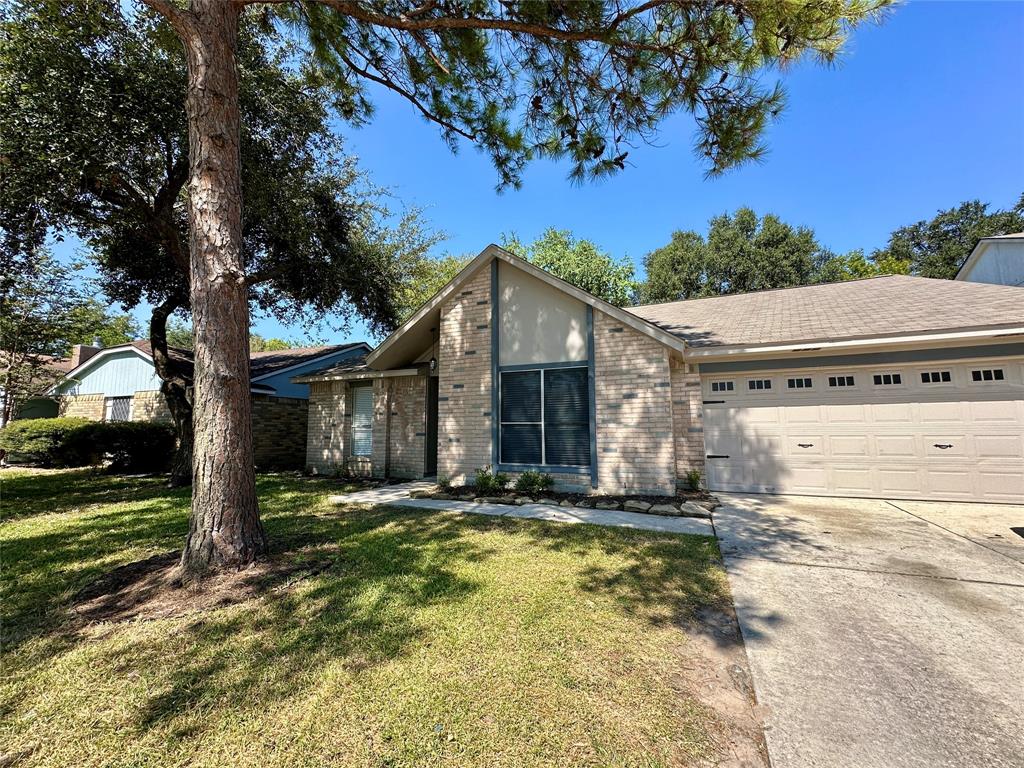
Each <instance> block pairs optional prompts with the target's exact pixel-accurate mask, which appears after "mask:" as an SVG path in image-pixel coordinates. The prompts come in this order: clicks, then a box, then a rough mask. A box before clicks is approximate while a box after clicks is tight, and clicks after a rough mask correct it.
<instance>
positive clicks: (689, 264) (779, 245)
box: [639, 208, 828, 304]
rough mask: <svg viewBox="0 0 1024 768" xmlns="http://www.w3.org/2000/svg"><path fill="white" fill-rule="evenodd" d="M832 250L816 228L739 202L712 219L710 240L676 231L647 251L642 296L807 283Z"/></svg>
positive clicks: (673, 297)
mask: <svg viewBox="0 0 1024 768" xmlns="http://www.w3.org/2000/svg"><path fill="white" fill-rule="evenodd" d="M827 256H828V254H827V252H826V251H824V250H823V249H822V248H821V246H820V245H818V242H817V240H816V239H815V237H814V232H813V230H811V229H808V228H806V227H793V226H792V225H790V224H787V223H785V222H783V221H782V220H781V219H779V218H778V217H777V216H775V215H773V214H767V215H765V216H764V217H763V218H759V217H758V216H757V214H756V213H754V211H752V210H751V209H750V208H740V209H738V210H737V211H736V212H735V213H734V214H728V213H726V214H722V215H721V216H716V217H714V218H713V219H711V221H710V222H709V229H708V236H707V239H706V240H705V239H704V238H703V237H701V235H700V234H698V233H697V232H692V231H689V232H675V233H673V235H672V241H671V242H670V243H669V244H668V245H666V246H664V247H662V248H659V249H657V250H655V251H652V252H651V253H649V254H647V256H646V257H645V258H644V266H645V268H646V273H647V279H646V280H645V281H644V283H643V284H642V286H641V289H640V291H639V297H640V300H641V301H642V302H643V303H648V304H654V303H659V302H666V301H678V300H680V299H692V298H698V297H701V296H717V295H721V294H728V293H744V292H747V291H759V290H764V289H766V288H787V287H790V286H794V285H804V284H806V283H809V282H812V281H813V280H814V278H815V275H816V273H817V270H818V268H819V265H820V264H821V263H822V261H824V260H825V259H826V258H827Z"/></svg>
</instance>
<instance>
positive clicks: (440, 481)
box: [437, 475, 452, 492]
mask: <svg viewBox="0 0 1024 768" xmlns="http://www.w3.org/2000/svg"><path fill="white" fill-rule="evenodd" d="M437 487H438V488H440V489H441V490H442V491H445V492H447V491H450V490H451V489H452V479H451V478H450V477H448V476H447V475H438V477H437Z"/></svg>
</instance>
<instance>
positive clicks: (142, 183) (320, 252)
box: [0, 0, 437, 346]
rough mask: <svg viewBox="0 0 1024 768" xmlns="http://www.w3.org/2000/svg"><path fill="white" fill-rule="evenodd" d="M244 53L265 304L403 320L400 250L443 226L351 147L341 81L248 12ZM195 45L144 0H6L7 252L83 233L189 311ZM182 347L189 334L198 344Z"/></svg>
mask: <svg viewBox="0 0 1024 768" xmlns="http://www.w3.org/2000/svg"><path fill="white" fill-rule="evenodd" d="M241 26H242V28H241V30H240V35H239V45H238V52H237V63H238V69H239V76H240V94H241V95H240V102H241V103H240V110H241V114H242V136H241V140H242V141H241V154H242V163H241V167H242V178H241V185H242V196H243V198H244V200H245V207H244V212H243V221H242V228H243V249H244V251H245V260H246V265H247V272H248V278H249V284H250V286H251V288H250V299H251V302H252V305H253V309H254V311H258V312H261V313H263V314H269V315H272V316H274V317H276V318H277V319H279V320H281V321H282V322H285V323H291V322H301V323H305V324H306V325H308V326H312V325H318V324H323V323H329V324H330V325H331V327H332V329H336V330H344V329H346V328H347V327H349V326H350V324H351V322H352V321H353V320H354V319H355V318H356V317H359V318H362V319H363V320H365V321H366V323H367V324H368V325H369V327H370V329H371V331H373V332H375V333H383V332H386V331H389V330H391V329H392V328H393V327H394V324H395V322H396V321H397V315H396V304H395V298H396V297H395V289H396V287H397V286H399V285H400V284H401V278H402V265H401V260H402V259H404V258H410V257H411V255H415V254H420V253H423V252H425V250H426V249H427V248H429V247H430V246H432V245H433V244H434V243H435V242H436V240H437V236H436V235H435V234H433V233H432V232H430V231H429V230H428V229H427V227H426V226H425V224H424V223H423V222H422V218H421V215H420V213H419V211H418V210H416V209H411V210H403V211H398V212H397V214H396V213H395V212H392V211H391V210H390V208H389V204H390V202H391V200H392V198H391V197H390V195H389V193H387V192H386V191H385V190H382V189H380V188H378V187H376V186H374V185H373V184H372V183H371V182H370V181H369V179H368V178H367V176H366V174H365V173H364V172H363V171H361V170H360V169H359V168H358V166H357V164H356V162H355V160H354V159H353V158H351V157H349V156H347V155H345V153H344V151H343V146H342V143H341V140H340V139H339V138H338V137H337V136H336V135H335V133H334V130H333V127H332V121H333V120H334V119H335V118H336V117H337V115H336V114H335V113H334V112H333V110H332V108H331V104H332V99H331V97H330V93H329V89H328V88H327V86H326V85H325V84H324V83H323V82H322V81H318V80H317V78H316V77H314V76H312V75H311V73H309V72H308V71H305V70H303V69H302V68H301V67H297V66H295V64H296V59H297V56H298V52H297V51H296V49H295V45H294V43H293V41H291V40H289V39H288V38H287V37H285V36H282V35H280V34H278V33H276V32H274V30H273V29H272V27H270V26H268V25H265V24H263V25H261V24H258V23H256V20H255V19H253V18H252V16H251V15H245V16H244V17H243V20H242V25H241ZM185 83H186V66H185V59H184V55H183V49H182V46H181V43H180V41H179V40H178V39H177V38H176V36H175V35H174V33H173V31H172V30H171V28H170V27H169V26H168V24H167V23H166V22H165V21H163V20H162V19H161V18H160V17H159V16H157V15H155V14H153V13H152V12H151V11H149V10H148V9H146V8H142V7H139V8H131V7H130V4H122V3H116V2H110V1H103V0H101V1H98V2H74V3H54V2H50V0H24V1H23V2H20V3H19V4H18V9H17V11H16V12H15V13H11V14H8V13H5V12H2V11H0V157H3V158H5V159H6V162H5V163H4V166H3V174H4V176H3V183H2V184H0V221H3V222H4V226H5V233H6V234H7V240H8V241H9V243H10V247H11V248H13V249H16V250H17V249H21V250H23V249H24V247H25V244H26V243H29V242H33V241H38V240H39V239H40V238H42V237H45V234H46V232H47V231H53V232H57V233H65V232H74V233H75V234H76V235H77V236H78V237H80V238H81V239H82V240H83V241H85V243H86V244H87V245H88V247H89V249H90V256H91V257H92V258H93V259H94V260H95V261H96V263H97V267H98V269H99V273H100V279H101V286H102V288H103V291H104V292H105V293H106V294H107V295H108V296H109V297H110V298H112V299H113V300H115V301H117V302H119V303H121V304H123V305H124V306H126V307H133V306H136V305H138V304H139V303H141V302H143V301H145V302H148V303H149V304H151V305H153V306H157V305H160V304H162V303H163V302H165V301H167V300H169V299H173V300H174V302H175V307H176V308H180V309H182V310H185V311H187V310H188V293H189V291H188V279H187V274H188V261H189V259H188V244H187V243H188V238H187V219H188V217H187V204H188V189H187V185H186V182H187V179H188V169H189V166H188V126H187V122H186V118H185V111H184V105H183V97H182V94H183V93H184V91H185ZM179 346H191V344H188V345H184V344H179Z"/></svg>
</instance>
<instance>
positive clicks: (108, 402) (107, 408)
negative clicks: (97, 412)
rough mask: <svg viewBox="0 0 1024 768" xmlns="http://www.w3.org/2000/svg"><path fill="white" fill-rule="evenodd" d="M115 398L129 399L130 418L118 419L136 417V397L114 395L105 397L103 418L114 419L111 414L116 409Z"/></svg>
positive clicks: (105, 419)
mask: <svg viewBox="0 0 1024 768" xmlns="http://www.w3.org/2000/svg"><path fill="white" fill-rule="evenodd" d="M115 400H127V401H128V418H126V419H117V421H131V420H132V419H133V418H134V417H135V397H134V396H133V395H114V396H112V397H104V398H103V420H104V421H113V420H112V419H111V418H110V416H111V413H112V412H113V410H114V401H115Z"/></svg>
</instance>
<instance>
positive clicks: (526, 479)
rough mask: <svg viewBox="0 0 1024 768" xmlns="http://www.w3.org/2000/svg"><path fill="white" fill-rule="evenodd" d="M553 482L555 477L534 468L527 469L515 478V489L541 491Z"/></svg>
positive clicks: (528, 491) (532, 491)
mask: <svg viewBox="0 0 1024 768" xmlns="http://www.w3.org/2000/svg"><path fill="white" fill-rule="evenodd" d="M554 484H555V478H553V477H552V476H551V475H549V474H547V473H546V472H538V471H537V470H535V469H528V470H526V471H525V472H523V473H522V474H521V475H520V476H519V477H518V478H516V490H517V491H519V492H520V493H533V494H536V493H542V492H543V491H546V490H548V489H549V488H551V486H553V485H554Z"/></svg>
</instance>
